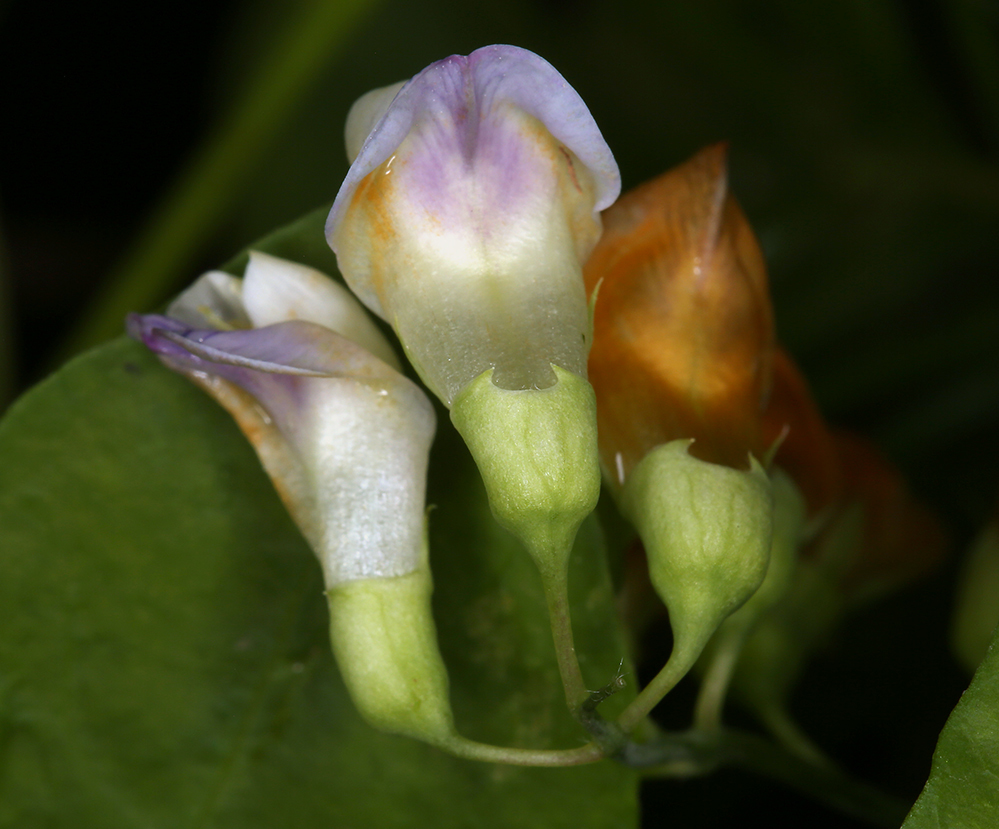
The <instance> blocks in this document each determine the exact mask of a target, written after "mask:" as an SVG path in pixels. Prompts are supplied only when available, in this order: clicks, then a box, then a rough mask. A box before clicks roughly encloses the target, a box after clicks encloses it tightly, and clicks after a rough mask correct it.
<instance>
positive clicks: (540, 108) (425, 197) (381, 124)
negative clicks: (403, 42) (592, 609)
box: [326, 46, 620, 569]
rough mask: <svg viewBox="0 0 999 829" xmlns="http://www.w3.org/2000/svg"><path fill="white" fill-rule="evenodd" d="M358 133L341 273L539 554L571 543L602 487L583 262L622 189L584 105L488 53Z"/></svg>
mask: <svg viewBox="0 0 999 829" xmlns="http://www.w3.org/2000/svg"><path fill="white" fill-rule="evenodd" d="M346 133H347V134H346V138H347V146H348V153H349V154H354V153H356V157H354V158H353V159H352V162H353V163H352V164H351V167H350V170H349V171H348V173H347V177H346V178H345V180H344V182H343V185H342V187H341V188H340V191H339V193H338V194H337V197H336V201H335V202H334V204H333V208H332V210H331V211H330V215H329V219H328V221H327V224H326V237H327V240H328V241H329V243H330V246H331V247H332V248H333V250H334V251H335V252H336V255H337V262H338V263H339V266H340V270H341V272H342V273H343V275H344V278H345V279H346V280H347V283H348V284H349V285H350V286H351V288H353V290H354V291H355V293H356V294H357V295H358V296H359V297H360V298H361V300H362V302H364V303H365V304H366V305H367V306H368V307H369V308H370V309H371V310H373V311H374V312H375V313H377V314H378V315H380V316H381V317H382V318H384V319H385V320H387V321H388V322H389V323H390V324H391V325H392V327H393V328H394V329H395V331H396V333H397V334H398V335H399V339H400V341H401V342H402V344H403V348H405V350H406V354H407V356H408V357H409V358H410V360H411V362H412V363H413V366H414V368H415V369H416V371H417V372H418V373H419V375H420V377H421V378H422V379H423V381H424V382H425V383H426V384H427V386H428V387H429V388H430V389H431V390H432V391H433V392H434V393H435V394H436V395H437V396H438V397H439V398H440V399H441V400H442V401H443V402H444V404H445V405H446V406H447V407H448V408H450V409H452V418H453V420H454V422H455V424H456V426H457V427H458V429H459V431H460V432H461V434H462V436H463V437H464V438H465V440H466V442H467V443H468V445H469V447H470V449H471V450H472V452H473V455H474V456H475V459H476V461H477V463H479V465H480V470H481V471H482V474H483V476H484V479H485V483H486V488H487V491H488V492H489V497H490V505H491V506H492V508H493V511H494V513H495V514H496V515H497V517H498V518H499V520H500V521H501V522H502V523H504V525H505V526H507V527H509V528H510V529H511V530H513V531H514V532H515V533H517V534H518V535H519V537H520V538H521V540H522V541H523V542H524V544H525V545H526V546H527V547H528V549H530V550H531V551H532V552H534V553H535V554H540V553H539V551H541V550H543V549H545V548H546V547H550V544H551V543H552V539H555V538H557V539H558V542H557V543H558V544H568V545H571V542H572V538H573V536H574V535H575V531H576V528H577V527H578V525H579V522H580V521H581V520H582V517H581V516H580V515H579V513H580V512H581V511H583V510H588V509H591V508H592V505H593V504H595V503H596V499H597V496H598V494H599V477H598V475H596V474H594V470H595V469H596V464H597V459H596V451H595V443H594V442H593V441H592V439H591V438H592V434H593V432H594V431H595V425H594V423H595V411H594V408H593V399H592V395H590V394H588V393H587V392H586V391H585V390H584V389H582V387H581V384H585V377H586V359H587V354H588V352H589V347H590V320H589V309H588V306H587V299H586V292H585V289H584V285H583V278H582V263H583V262H584V261H585V260H586V257H587V256H588V255H589V253H590V251H591V250H592V249H593V246H594V244H596V241H597V239H598V238H599V236H600V228H601V223H600V210H602V209H603V208H605V207H607V206H608V205H609V204H610V203H611V202H613V201H614V199H615V198H616V197H617V194H618V192H619V190H620V178H619V174H618V170H617V165H616V164H615V162H614V158H613V156H612V155H611V152H610V149H609V148H608V147H607V144H606V143H605V142H604V140H603V137H602V136H601V135H600V131H599V130H598V129H597V126H596V124H595V123H594V122H593V119H592V117H591V116H590V113H589V111H588V110H587V109H586V105H585V104H584V103H583V101H582V100H581V99H580V97H579V95H577V94H576V92H575V90H573V89H572V87H570V86H569V85H568V84H567V83H566V81H565V79H564V78H562V76H561V75H559V74H558V72H556V71H555V69H553V68H552V66H551V65H550V64H548V63H547V62H546V61H544V60H542V59H541V58H540V57H538V56H537V55H535V54H533V53H531V52H528V51H526V50H524V49H518V48H516V47H513V46H488V47H485V48H483V49H479V50H477V51H475V52H473V53H472V54H470V55H468V56H467V57H462V56H460V55H454V56H452V57H450V58H447V59H445V60H442V61H439V62H437V63H434V64H432V65H430V66H429V67H427V68H426V69H424V70H423V71H422V72H420V73H419V74H418V75H416V76H415V77H414V78H413V79H412V80H410V81H408V82H407V83H405V84H403V85H401V86H400V85H396V86H393V87H387V88H385V89H383V90H375V91H374V92H372V93H369V94H368V95H366V96H364V97H363V98H361V99H360V100H359V101H358V102H357V104H356V105H355V108H354V109H353V110H352V112H351V114H350V115H349V116H348V121H347V130H346ZM362 136H363V137H362ZM508 392H516V394H508ZM514 401H515V402H514ZM510 435H517V438H518V440H520V441H522V442H521V443H519V444H517V445H514V441H512V440H510ZM562 451H566V452H569V453H570V454H568V455H559V453H560V452H562ZM587 452H590V455H587ZM583 484H585V485H586V486H587V487H589V488H588V490H587V491H586V492H585V493H582V492H580V487H581V485H583ZM553 487H564V488H565V491H563V492H560V493H559V492H555V491H554V490H553ZM566 555H567V550H561V549H560V550H552V549H548V551H547V552H545V553H544V554H542V558H543V559H545V562H544V563H543V566H544V567H545V568H546V569H551V568H552V567H556V568H557V567H558V566H561V565H560V562H562V563H564V560H565V557H566Z"/></svg>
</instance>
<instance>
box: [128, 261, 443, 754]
mask: <svg viewBox="0 0 999 829" xmlns="http://www.w3.org/2000/svg"><path fill="white" fill-rule="evenodd" d="M128 329H129V333H130V334H131V335H132V336H133V337H134V338H136V339H138V340H140V341H141V342H143V343H145V345H147V346H148V347H149V348H150V349H152V350H153V351H154V352H155V353H156V354H157V355H158V356H159V358H160V359H161V360H162V361H163V363H165V364H166V365H167V366H168V367H169V368H172V369H173V370H175V371H178V372H180V373H181V374H184V375H186V376H187V377H188V378H190V379H191V380H193V381H194V382H195V383H197V384H198V385H199V386H201V387H202V388H204V389H205V390H206V391H208V393H209V394H211V395H212V396H213V397H214V398H215V399H216V400H217V401H218V402H219V403H220V404H222V406H224V407H225V408H226V409H227V410H228V411H229V412H230V413H231V414H232V415H233V417H234V418H235V419H236V421H237V423H238V424H239V426H240V428H241V429H242V430H243V432H244V434H245V435H246V437H247V438H248V439H249V440H250V442H251V443H252V444H253V447H254V449H255V450H256V452H257V455H258V456H259V457H260V460H261V462H262V464H263V466H264V468H265V469H266V471H267V473H268V474H269V475H270V477H271V480H272V481H273V482H274V485H275V487H276V488H277V490H278V492H279V493H280V495H281V497H282V499H283V501H284V502H285V505H286V506H287V507H288V510H289V512H290V513H291V515H292V517H293V518H294V519H295V521H296V523H297V524H298V526H299V528H300V529H301V531H302V534H303V535H304V536H305V538H306V540H307V541H308V542H309V543H310V545H311V546H312V548H313V550H314V551H315V553H316V555H317V556H318V558H319V561H320V564H321V565H322V569H323V575H324V579H325V583H326V588H327V590H326V595H327V601H328V605H329V610H330V637H331V641H332V644H333V650H334V653H335V654H336V657H337V662H338V664H339V665H340V669H341V672H342V674H343V677H344V681H345V682H346V684H347V687H348V688H349V689H350V691H351V695H352V697H353V698H354V702H355V704H356V705H357V707H358V709H359V710H360V712H361V713H362V714H363V715H364V716H365V717H366V718H367V719H368V720H369V722H371V723H372V724H374V725H375V726H377V727H379V728H382V729H384V730H386V731H393V732H396V733H402V734H408V735H410V736H414V737H418V738H421V739H426V740H429V741H431V742H437V743H441V742H443V741H446V740H448V739H450V738H451V736H452V734H453V724H452V720H451V709H450V703H449V700H448V681H447V672H446V669H445V667H444V663H443V661H442V660H441V657H440V653H439V650H438V647H437V641H436V632H435V629H434V624H433V617H432V615H431V610H430V592H431V587H432V582H431V577H430V569H429V566H428V563H427V546H426V532H425V502H424V496H425V488H426V472H427V460H428V454H429V450H430V444H431V441H432V440H433V435H434V429H435V416H434V411H433V407H432V406H431V404H430V401H429V400H428V399H427V396H426V395H425V394H424V393H423V392H422V391H421V390H420V389H419V387H417V386H416V385H415V384H414V383H412V382H411V381H409V380H407V379H406V378H405V377H403V376H402V375H401V374H400V373H399V372H398V371H397V370H396V368H395V367H393V366H397V365H398V364H397V362H396V358H395V355H394V354H393V352H392V349H391V347H390V346H389V344H388V342H386V340H385V338H384V337H383V336H382V334H381V332H379V331H378V329H377V328H376V327H375V325H374V323H373V322H372V321H371V319H370V318H369V317H368V316H367V314H366V312H365V311H364V309H363V308H362V307H361V305H360V304H359V303H358V302H357V300H355V299H354V298H353V297H352V296H351V295H350V293H349V292H348V291H347V290H346V289H345V288H343V287H341V286H339V285H337V284H336V283H334V282H333V281H332V280H330V279H329V278H328V277H326V276H324V275H323V274H321V273H319V272H318V271H314V270H312V269H310V268H306V267H304V266H302V265H297V264H295V263H292V262H287V261H284V260H281V259H276V258H274V257H272V256H267V255H265V254H260V253H251V255H250V262H249V265H248V266H247V268H246V273H245V277H244V279H242V280H240V279H237V278H236V277H233V276H230V275H229V274H226V273H222V272H220V271H213V272H210V273H207V274H205V275H204V276H202V277H201V278H200V279H199V280H198V281H197V282H195V283H194V285H193V286H191V288H189V289H188V290H187V291H185V292H184V293H183V294H181V296H180V297H179V298H178V299H177V300H176V301H175V302H174V303H173V304H172V305H171V306H170V307H169V309H168V310H167V315H166V316H159V315H145V316H139V315H132V316H131V317H130V318H129V323H128ZM376 355H377V356H376Z"/></svg>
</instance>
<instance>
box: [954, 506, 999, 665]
mask: <svg viewBox="0 0 999 829" xmlns="http://www.w3.org/2000/svg"><path fill="white" fill-rule="evenodd" d="M956 598H957V602H956V604H955V608H954V620H953V623H952V625H951V649H952V650H953V652H954V656H955V657H956V659H957V661H958V662H960V663H961V665H962V667H964V668H966V669H967V670H968V671H969V672H970V673H974V672H975V670H976V669H977V668H978V664H979V663H980V662H981V661H982V659H983V658H984V656H985V652H986V651H987V650H988V648H989V641H990V640H991V639H992V632H993V631H994V630H995V627H996V623H997V622H999V526H997V525H996V523H994V522H993V523H992V524H989V526H987V527H986V528H985V529H984V530H983V531H982V533H981V535H979V536H978V538H977V539H976V540H975V543H974V545H973V546H972V548H971V550H969V551H968V556H967V558H966V559H965V562H964V566H963V567H962V570H961V575H960V578H959V579H958V583H957V597H956Z"/></svg>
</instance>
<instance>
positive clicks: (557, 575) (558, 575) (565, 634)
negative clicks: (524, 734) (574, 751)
mask: <svg viewBox="0 0 999 829" xmlns="http://www.w3.org/2000/svg"><path fill="white" fill-rule="evenodd" d="M568 575H569V574H568V570H567V569H566V568H559V569H558V570H557V571H556V570H544V569H543V570H541V581H542V584H543V585H544V590H545V599H546V600H547V602H548V618H549V621H550V624H551V628H552V639H553V640H554V642H555V656H556V659H557V660H558V672H559V675H560V676H561V677H562V687H563V689H564V690H565V702H566V705H568V706H569V710H570V711H571V712H572V714H573V716H574V717H578V716H579V711H580V708H581V706H582V705H583V703H584V702H585V701H586V700H587V699H588V698H589V696H590V692H589V691H588V690H587V689H586V684H585V683H584V682H583V674H582V671H581V670H580V668H579V659H578V658H577V656H576V646H575V643H574V642H573V636H572V616H571V613H570V610H569V578H568Z"/></svg>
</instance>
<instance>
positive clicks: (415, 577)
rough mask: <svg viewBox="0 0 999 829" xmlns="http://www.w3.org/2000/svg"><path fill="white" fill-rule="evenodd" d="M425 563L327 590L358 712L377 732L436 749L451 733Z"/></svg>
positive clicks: (334, 634) (336, 645)
mask: <svg viewBox="0 0 999 829" xmlns="http://www.w3.org/2000/svg"><path fill="white" fill-rule="evenodd" d="M431 590H432V585H431V578H430V569H429V567H427V566H426V565H424V566H423V567H421V568H420V569H418V570H416V571H415V572H412V573H409V574H407V575H405V576H395V577H388V578H369V579H357V580H354V581H347V582H342V583H341V584H338V585H336V586H335V587H333V588H331V589H330V590H328V591H327V593H326V596H327V601H328V603H329V610H330V638H331V640H332V644H333V653H334V654H335V656H336V660H337V664H338V665H339V666H340V671H341V673H342V674H343V678H344V682H345V683H346V685H347V690H348V691H349V692H350V695H351V697H352V698H353V700H354V704H355V705H356V706H357V709H358V710H359V711H360V712H361V715H362V716H363V717H364V718H365V719H366V720H367V721H368V722H369V723H370V724H371V725H373V726H374V727H375V728H378V729H381V730H382V731H389V732H392V733H395V734H404V735H406V736H409V737H416V738H417V739H420V740H425V741H426V742H430V743H437V744H441V743H444V742H446V741H448V740H449V738H451V737H452V735H453V734H454V726H453V721H452V717H451V706H450V702H449V699H448V678H447V669H446V668H445V667H444V662H443V660H442V659H441V656H440V651H439V650H438V647H437V637H436V633H435V630H434V623H433V617H432V616H431V612H430V593H431Z"/></svg>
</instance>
